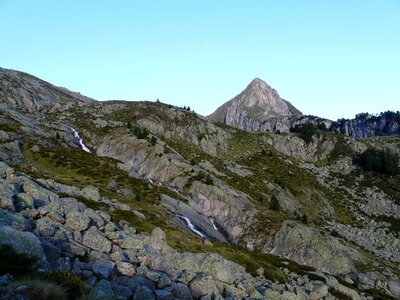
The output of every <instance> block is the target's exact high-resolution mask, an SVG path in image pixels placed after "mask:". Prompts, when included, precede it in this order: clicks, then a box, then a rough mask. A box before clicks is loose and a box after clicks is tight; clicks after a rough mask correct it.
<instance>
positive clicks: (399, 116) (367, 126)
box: [330, 111, 400, 138]
mask: <svg viewBox="0 0 400 300" xmlns="http://www.w3.org/2000/svg"><path fill="white" fill-rule="evenodd" d="M330 130H331V131H334V132H338V133H342V134H345V135H349V136H352V137H355V138H368V137H373V136H385V135H400V112H399V111H397V112H392V111H386V112H383V113H380V114H379V115H377V116H375V115H371V114H368V113H361V114H357V115H356V117H355V118H354V119H339V120H337V121H336V122H334V123H333V124H332V126H331V128H330Z"/></svg>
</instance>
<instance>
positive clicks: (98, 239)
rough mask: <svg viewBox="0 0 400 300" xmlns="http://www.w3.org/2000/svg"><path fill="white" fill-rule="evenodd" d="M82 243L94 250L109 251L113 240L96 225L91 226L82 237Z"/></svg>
mask: <svg viewBox="0 0 400 300" xmlns="http://www.w3.org/2000/svg"><path fill="white" fill-rule="evenodd" d="M82 244H84V245H86V246H88V247H89V248H92V249H93V250H97V251H101V252H105V253H109V252H110V251H111V246H112V245H111V241H110V240H108V239H107V238H106V237H105V236H104V234H103V233H102V232H101V231H100V230H98V229H97V228H96V227H95V226H92V227H90V228H89V229H88V230H87V231H86V232H85V234H84V235H83V238H82Z"/></svg>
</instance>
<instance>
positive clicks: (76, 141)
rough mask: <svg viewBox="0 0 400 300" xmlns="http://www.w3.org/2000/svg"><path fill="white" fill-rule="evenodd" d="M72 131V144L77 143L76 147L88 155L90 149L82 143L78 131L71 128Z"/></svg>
mask: <svg viewBox="0 0 400 300" xmlns="http://www.w3.org/2000/svg"><path fill="white" fill-rule="evenodd" d="M71 129H72V131H73V132H74V143H78V145H79V146H80V147H81V148H82V150H83V151H86V152H87V153H90V152H91V151H90V149H89V148H88V147H87V146H86V145H85V144H84V143H83V140H82V138H81V137H80V136H79V133H78V131H76V130H75V128H73V127H71Z"/></svg>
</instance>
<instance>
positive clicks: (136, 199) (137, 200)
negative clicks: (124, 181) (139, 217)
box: [135, 194, 142, 202]
mask: <svg viewBox="0 0 400 300" xmlns="http://www.w3.org/2000/svg"><path fill="white" fill-rule="evenodd" d="M135 201H136V202H141V201H142V197H141V196H140V194H136V195H135Z"/></svg>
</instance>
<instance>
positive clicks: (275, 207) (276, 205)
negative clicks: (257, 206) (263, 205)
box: [269, 196, 280, 210]
mask: <svg viewBox="0 0 400 300" xmlns="http://www.w3.org/2000/svg"><path fill="white" fill-rule="evenodd" d="M279 208H280V206H279V201H278V199H277V198H276V197H275V196H272V197H271V201H270V202H269V209H271V210H279Z"/></svg>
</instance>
